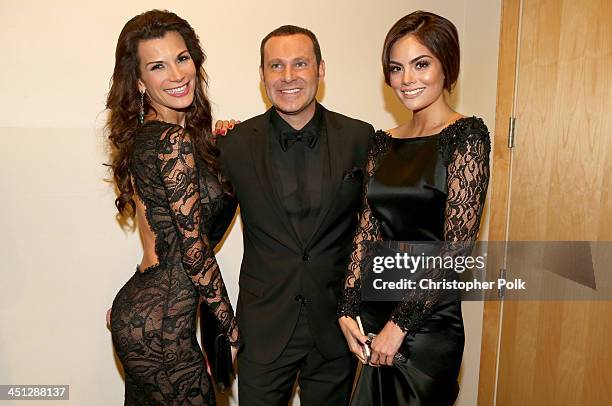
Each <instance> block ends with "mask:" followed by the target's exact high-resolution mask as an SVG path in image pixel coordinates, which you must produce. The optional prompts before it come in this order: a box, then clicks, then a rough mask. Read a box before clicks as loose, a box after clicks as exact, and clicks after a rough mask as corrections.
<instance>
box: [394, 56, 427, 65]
mask: <svg viewBox="0 0 612 406" xmlns="http://www.w3.org/2000/svg"><path fill="white" fill-rule="evenodd" d="M423 58H431V56H430V55H419V56H417V57H416V58H414V59H412V60H411V61H410V62H409V63H415V62H416V61H418V60H419V59H423ZM389 64H393V65H399V66H403V65H402V64H401V63H399V62H397V61H389Z"/></svg>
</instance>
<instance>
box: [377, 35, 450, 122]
mask: <svg viewBox="0 0 612 406" xmlns="http://www.w3.org/2000/svg"><path fill="white" fill-rule="evenodd" d="M389 72H390V73H389V83H390V85H391V87H392V88H393V90H394V91H395V94H397V97H398V98H399V99H400V101H401V102H402V103H403V104H404V106H406V108H408V109H409V110H412V111H420V110H423V109H425V108H427V107H429V106H431V105H433V104H435V103H440V102H444V71H443V68H442V64H441V63H440V61H439V60H438V58H436V57H435V56H434V55H433V53H432V52H431V51H430V50H429V49H428V48H427V47H426V46H425V45H423V44H421V43H420V42H419V41H418V40H417V39H416V37H414V36H413V35H406V36H404V37H402V38H400V39H399V40H397V42H396V43H395V44H394V45H393V46H392V47H391V52H390V55H389Z"/></svg>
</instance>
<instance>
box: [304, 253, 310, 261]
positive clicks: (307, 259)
mask: <svg viewBox="0 0 612 406" xmlns="http://www.w3.org/2000/svg"><path fill="white" fill-rule="evenodd" d="M302 261H304V262H306V261H310V254H309V253H305V254H304V255H302Z"/></svg>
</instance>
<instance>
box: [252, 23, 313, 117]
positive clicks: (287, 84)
mask: <svg viewBox="0 0 612 406" xmlns="http://www.w3.org/2000/svg"><path fill="white" fill-rule="evenodd" d="M260 76H261V80H262V81H263V83H264V86H265V88H266V93H267V95H268V98H269V99H270V101H271V102H272V104H273V105H274V107H276V110H277V111H278V113H279V114H280V115H281V116H282V117H283V118H285V119H286V120H287V121H290V122H292V123H301V122H303V124H304V125H305V124H306V123H307V122H308V120H310V118H312V116H313V115H314V112H315V97H316V95H317V90H318V88H319V80H320V79H322V78H323V77H324V76H325V62H323V61H321V63H320V64H319V65H318V66H317V61H316V56H315V53H314V46H313V43H312V41H311V39H310V38H309V37H308V36H306V35H304V34H294V35H286V36H280V37H272V38H270V39H269V40H268V41H267V42H266V43H265V45H264V52H263V66H261V67H260ZM298 125H299V124H298Z"/></svg>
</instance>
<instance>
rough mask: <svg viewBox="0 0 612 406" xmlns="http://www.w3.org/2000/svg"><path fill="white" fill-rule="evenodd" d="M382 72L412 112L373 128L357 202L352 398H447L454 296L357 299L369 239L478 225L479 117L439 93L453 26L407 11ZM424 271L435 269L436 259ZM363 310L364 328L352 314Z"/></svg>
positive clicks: (344, 322)
mask: <svg viewBox="0 0 612 406" xmlns="http://www.w3.org/2000/svg"><path fill="white" fill-rule="evenodd" d="M382 63H383V71H384V74H385V78H386V82H387V84H388V85H389V86H391V87H392V88H393V90H394V91H395V93H396V94H397V96H398V98H399V99H400V101H401V102H402V103H403V104H404V105H405V106H406V108H407V109H409V110H411V111H412V113H413V117H412V120H411V121H409V122H407V123H405V124H402V125H400V126H398V127H396V128H394V129H392V130H389V131H388V132H382V131H379V132H378V133H377V134H376V138H375V143H374V146H373V148H372V150H371V152H370V156H369V161H368V174H369V180H368V181H367V182H366V191H365V195H364V204H363V208H362V210H361V213H360V217H359V226H358V230H357V233H356V236H355V239H354V244H355V245H354V251H353V253H352V255H351V260H350V264H349V270H348V273H347V278H346V283H345V287H344V294H343V298H342V300H341V302H340V306H339V323H340V325H341V328H342V331H343V333H344V335H345V337H346V339H347V341H348V344H349V347H350V348H351V351H352V352H353V353H355V355H356V356H357V357H358V358H359V359H360V360H361V361H362V362H364V363H366V362H368V360H366V359H365V358H364V355H363V354H364V353H363V350H362V348H363V347H362V345H369V346H370V348H371V357H370V360H369V362H368V364H367V365H365V366H364V368H363V370H362V374H361V376H360V378H359V382H358V385H357V388H356V390H355V393H354V396H353V404H354V405H387V406H395V405H435V406H440V405H451V404H453V403H454V401H455V399H456V397H457V393H458V386H457V377H458V373H459V368H460V366H461V358H462V354H463V345H464V332H463V321H462V316H461V303H460V301H459V299H458V298H457V296H456V295H442V294H441V293H440V292H439V291H437V292H436V291H426V292H425V291H424V292H421V293H420V294H417V295H414V294H406V296H405V299H404V300H403V301H400V302H373V301H369V302H366V301H361V294H360V291H361V288H362V286H361V275H362V274H364V272H365V271H366V269H365V268H362V267H363V266H364V263H365V261H364V259H365V256H364V255H365V250H366V248H365V244H363V243H364V242H367V241H383V240H389V241H441V242H442V241H445V242H447V244H448V243H449V242H470V241H473V240H474V239H475V238H476V236H477V233H478V228H479V224H480V217H481V214H482V208H483V204H484V201H485V196H486V191H487V185H488V179H489V152H490V142H489V133H488V131H487V127H486V126H485V124H484V123H483V121H482V120H481V119H479V118H476V117H464V116H462V115H460V114H459V113H457V112H455V111H453V110H452V109H451V108H450V106H449V105H448V103H447V102H446V100H445V90H446V91H450V90H451V88H452V86H453V85H454V83H455V81H456V80H457V76H458V73H459V43H458V36H457V30H456V28H455V26H454V25H453V24H452V23H451V22H450V21H448V20H446V19H445V18H443V17H440V16H437V15H435V14H432V13H427V12H422V11H418V12H414V13H412V14H409V15H407V16H405V17H403V18H402V19H400V20H399V21H398V22H397V23H396V24H395V25H394V26H393V27H392V28H391V30H390V31H389V33H388V34H387V38H386V40H385V44H384V49H383V55H382ZM426 272H428V274H426V276H427V277H428V278H431V279H434V280H435V279H441V278H442V277H443V276H444V274H443V273H442V272H440V270H439V269H429V270H427V271H426ZM359 315H360V316H361V319H362V321H363V326H364V330H365V333H366V334H367V333H374V334H377V335H376V336H375V337H374V338H373V339H372V340H371V341H370V340H369V339H368V337H367V336H365V335H364V334H362V333H361V332H360V329H359V327H358V324H357V322H356V321H355V318H356V317H357V316H359Z"/></svg>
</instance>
